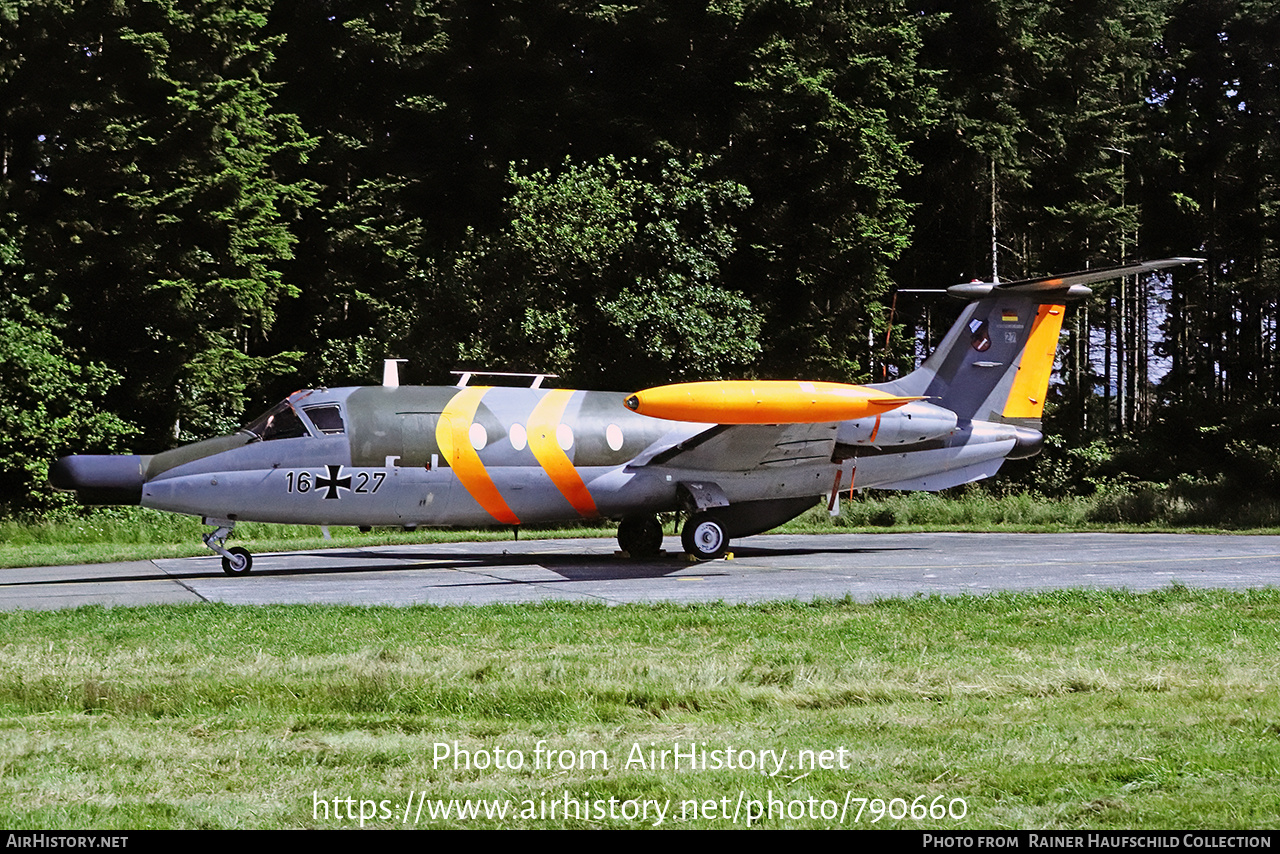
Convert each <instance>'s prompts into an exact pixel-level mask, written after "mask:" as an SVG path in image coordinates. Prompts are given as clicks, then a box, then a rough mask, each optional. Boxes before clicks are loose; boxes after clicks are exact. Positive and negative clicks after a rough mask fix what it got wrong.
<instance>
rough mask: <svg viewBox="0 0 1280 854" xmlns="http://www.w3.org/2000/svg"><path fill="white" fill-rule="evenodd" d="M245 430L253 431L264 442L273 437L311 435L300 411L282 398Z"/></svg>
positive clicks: (245, 427) (251, 422) (287, 437)
mask: <svg viewBox="0 0 1280 854" xmlns="http://www.w3.org/2000/svg"><path fill="white" fill-rule="evenodd" d="M244 430H245V432H248V433H252V434H253V435H255V436H257V437H258V438H259V439H261V440H262V441H264V442H269V441H271V440H272V439H296V438H298V437H299V436H309V435H311V434H310V432H309V431H308V430H307V426H306V425H305V424H303V423H302V419H301V418H299V417H298V413H296V412H294V411H293V407H292V406H290V405H289V401H287V400H282V401H280V402H279V403H278V404H276V405H275V406H274V407H272V408H271V409H269V410H267V412H266V413H265V414H263V415H260V416H258V417H257V418H255V419H254V420H253V421H250V422H249V423H248V424H246V425H245V426H244Z"/></svg>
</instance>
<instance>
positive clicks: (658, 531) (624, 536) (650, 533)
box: [618, 516, 662, 558]
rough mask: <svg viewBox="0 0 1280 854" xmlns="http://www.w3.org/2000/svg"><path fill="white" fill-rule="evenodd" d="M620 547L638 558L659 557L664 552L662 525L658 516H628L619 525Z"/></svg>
mask: <svg viewBox="0 0 1280 854" xmlns="http://www.w3.org/2000/svg"><path fill="white" fill-rule="evenodd" d="M618 546H619V547H620V548H621V549H622V550H623V551H624V552H626V553H627V554H629V555H631V556H632V557H637V558H651V557H657V556H658V554H659V553H660V552H661V551H662V524H661V523H659V522H658V517H656V516H628V517H627V518H625V519H623V520H622V521H621V522H619V523H618Z"/></svg>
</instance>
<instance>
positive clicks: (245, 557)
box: [222, 546, 253, 575]
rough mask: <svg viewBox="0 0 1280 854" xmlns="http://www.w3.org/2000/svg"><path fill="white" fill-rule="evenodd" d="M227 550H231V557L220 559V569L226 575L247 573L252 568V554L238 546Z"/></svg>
mask: <svg viewBox="0 0 1280 854" xmlns="http://www.w3.org/2000/svg"><path fill="white" fill-rule="evenodd" d="M227 551H229V552H231V557H229V558H228V557H224V558H223V559H222V571H223V572H225V573H226V574H227V575H248V574H249V570H251V569H253V555H251V554H249V551H248V550H247V549H242V548H240V547H239V546H236V547H235V548H233V549H227Z"/></svg>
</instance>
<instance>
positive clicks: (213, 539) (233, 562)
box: [202, 518, 253, 575]
mask: <svg viewBox="0 0 1280 854" xmlns="http://www.w3.org/2000/svg"><path fill="white" fill-rule="evenodd" d="M202 521H203V524H205V525H213V526H215V527H214V530H212V531H210V532H209V533H207V534H205V535H204V537H203V539H204V544H205V545H206V546H208V547H209V548H210V549H211V550H213V551H215V552H217V553H218V554H220V555H222V571H223V572H225V573H226V574H227V575H248V574H249V570H251V569H253V555H251V554H249V551H248V549H242V548H240V547H239V546H235V547H233V548H227V546H226V543H227V538H228V537H230V536H231V535H232V533H233V532H234V531H235V527H236V523H235V522H233V521H232V520H230V519H210V518H205V519H204V520H202Z"/></svg>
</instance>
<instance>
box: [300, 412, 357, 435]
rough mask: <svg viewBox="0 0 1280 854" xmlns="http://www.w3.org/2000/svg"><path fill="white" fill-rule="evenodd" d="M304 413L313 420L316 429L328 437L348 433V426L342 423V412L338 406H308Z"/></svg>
mask: <svg viewBox="0 0 1280 854" xmlns="http://www.w3.org/2000/svg"><path fill="white" fill-rule="evenodd" d="M302 411H303V412H305V413H306V414H307V417H308V418H310V419H311V423H312V424H314V425H315V428H316V429H317V430H319V431H320V432H321V433H323V434H325V435H326V436H338V435H341V434H343V433H345V432H347V428H346V425H344V424H343V423H342V412H341V411H340V410H339V409H338V406H337V404H326V405H324V406H307V407H304V408H303V410H302Z"/></svg>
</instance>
